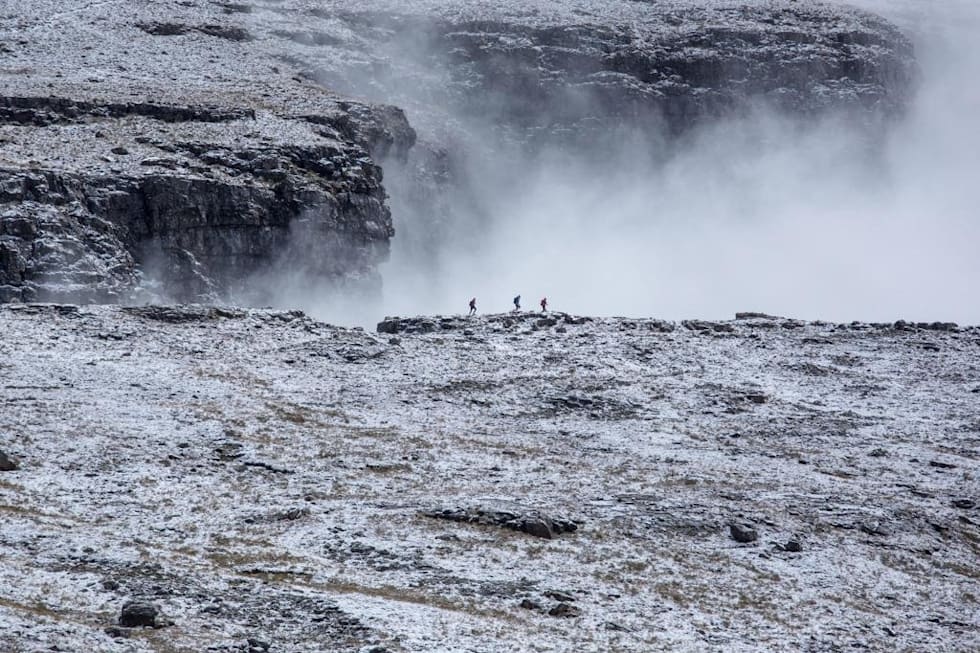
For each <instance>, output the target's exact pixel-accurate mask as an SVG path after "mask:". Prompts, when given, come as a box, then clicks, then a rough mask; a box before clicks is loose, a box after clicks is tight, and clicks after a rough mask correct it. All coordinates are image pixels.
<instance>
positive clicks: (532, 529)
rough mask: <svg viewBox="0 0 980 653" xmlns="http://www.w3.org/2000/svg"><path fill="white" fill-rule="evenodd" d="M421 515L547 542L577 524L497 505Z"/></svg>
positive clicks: (564, 519) (518, 507)
mask: <svg viewBox="0 0 980 653" xmlns="http://www.w3.org/2000/svg"><path fill="white" fill-rule="evenodd" d="M422 515H423V516H425V517H432V518H435V519H445V520H448V521H454V522H462V523H466V524H480V525H484V526H498V527H501V528H507V529H510V530H514V531H519V532H521V533H526V534H528V535H532V536H534V537H540V538H542V539H547V540H550V539H554V538H555V537H557V536H558V535H561V534H562V533H573V532H575V531H576V530H578V524H577V523H576V522H574V521H572V520H570V519H567V518H564V517H558V516H554V515H551V516H548V515H544V514H542V513H541V512H539V511H537V510H531V509H527V508H524V507H522V506H518V505H511V504H503V503H502V504H501V505H500V506H475V507H471V508H445V509H442V510H429V511H423V512H422Z"/></svg>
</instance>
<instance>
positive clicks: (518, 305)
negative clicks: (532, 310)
mask: <svg viewBox="0 0 980 653" xmlns="http://www.w3.org/2000/svg"><path fill="white" fill-rule="evenodd" d="M519 310H521V296H520V295H518V296H517V297H515V298H514V312H515V313H516V312H517V311H519Z"/></svg>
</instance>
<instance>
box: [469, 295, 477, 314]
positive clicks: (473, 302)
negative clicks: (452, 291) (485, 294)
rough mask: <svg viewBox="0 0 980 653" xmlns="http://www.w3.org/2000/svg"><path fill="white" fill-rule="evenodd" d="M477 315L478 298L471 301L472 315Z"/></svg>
mask: <svg viewBox="0 0 980 653" xmlns="http://www.w3.org/2000/svg"><path fill="white" fill-rule="evenodd" d="M475 313H476V297H474V298H473V299H471V300H470V315H474V314H475Z"/></svg>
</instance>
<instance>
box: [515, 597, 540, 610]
mask: <svg viewBox="0 0 980 653" xmlns="http://www.w3.org/2000/svg"><path fill="white" fill-rule="evenodd" d="M520 607H522V608H524V609H525V610H540V609H541V607H542V606H541V604H540V603H538V602H537V601H535V600H533V599H523V600H522V601H521V603H520Z"/></svg>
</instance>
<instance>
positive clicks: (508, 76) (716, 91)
mask: <svg viewBox="0 0 980 653" xmlns="http://www.w3.org/2000/svg"><path fill="white" fill-rule="evenodd" d="M321 5H324V6H321V7H319V8H318V9H317V10H315V12H314V13H313V14H311V15H309V16H308V20H307V21H306V23H305V28H303V29H299V28H298V26H294V28H293V29H288V28H286V27H282V28H280V29H279V30H278V31H276V34H277V35H278V36H280V37H281V38H283V39H284V40H287V41H290V42H291V43H292V44H294V45H299V46H301V49H304V48H305V51H306V53H307V58H306V59H305V60H306V61H308V62H310V68H309V69H308V70H307V73H306V74H308V75H310V76H311V77H313V78H314V79H318V80H320V81H323V82H324V83H327V84H328V85H331V86H332V87H334V88H338V89H340V90H344V91H348V92H357V93H364V92H369V93H370V92H374V93H376V94H377V96H376V97H379V98H380V97H385V98H386V99H388V100H389V101H390V100H392V99H394V100H395V101H396V102H399V103H401V102H404V103H406V104H409V105H411V104H413V103H414V104H419V103H423V104H424V103H425V102H426V100H424V99H422V100H420V99H421V98H423V97H425V98H438V102H432V101H429V102H428V106H429V108H430V109H432V110H434V111H435V112H437V113H439V112H441V111H442V110H443V109H444V108H448V113H450V114H451V115H453V116H462V117H464V119H470V120H476V121H477V122H480V123H483V124H485V125H486V126H487V127H488V128H498V129H499V128H503V129H504V130H509V131H510V133H511V135H512V136H515V137H517V138H521V139H524V138H526V139H530V140H540V139H546V140H554V139H555V138H557V139H558V141H559V142H561V143H562V144H564V145H568V144H569V141H575V140H578V139H581V138H588V137H589V136H590V135H592V136H595V135H597V134H603V133H607V132H609V131H610V130H620V129H623V128H624V127H626V128H637V129H640V130H642V131H643V132H644V133H647V134H648V135H658V134H659V133H660V131H661V128H663V129H665V130H666V131H667V132H668V133H678V132H681V131H684V130H687V129H689V128H690V127H691V126H693V125H695V124H698V123H700V122H703V121H704V120H706V119H710V118H715V117H719V116H723V115H731V114H733V113H737V112H739V111H744V110H746V109H748V108H750V107H751V106H754V105H756V104H757V103H759V102H763V103H765V104H767V105H769V106H772V107H774V108H776V109H779V110H784V111H787V112H791V113H792V114H794V115H801V114H802V115H806V114H815V113H819V112H823V111H830V110H839V109H855V110H857V111H858V112H859V113H862V114H865V115H869V116H870V115H873V116H879V117H880V116H883V115H890V114H895V113H897V112H899V111H901V109H902V107H903V105H904V103H905V100H906V99H907V94H908V91H909V89H910V83H911V81H912V78H913V75H914V64H913V57H912V48H911V45H910V42H909V41H908V40H907V39H906V38H905V37H904V36H903V35H902V34H901V33H900V32H899V31H898V30H897V28H895V27H894V26H892V25H890V24H889V23H887V22H886V21H884V20H882V19H880V18H877V17H875V16H872V15H870V14H866V13H862V12H859V11H857V10H855V9H849V8H841V7H839V6H831V5H824V4H821V3H799V2H794V1H793V0H782V1H778V2H768V3H765V4H761V5H760V4H758V3H746V2H744V1H739V0H727V1H722V2H710V3H707V2H703V1H693V0H692V1H686V2H671V3H652V2H626V1H618V2H604V3H595V2H584V1H579V2H576V1H566V2H546V3H539V5H538V6H536V8H535V9H529V8H528V7H527V6H526V3H523V2H506V1H505V2H496V3H492V4H488V3H482V2H474V1H464V2H454V3H449V4H447V3H439V2H416V3H411V4H406V3H402V2H391V1H390V0H374V1H372V2H365V3H358V5H357V6H356V7H353V8H352V7H350V5H349V3H341V2H327V3H321ZM317 50H319V51H322V52H330V53H331V54H339V55H340V56H331V57H330V58H329V59H326V58H325V57H316V56H315V55H314V54H313V53H314V52H315V51H317ZM365 59H367V61H370V62H371V69H370V70H371V71H372V72H373V75H369V76H370V77H371V79H370V80H365V75H364V74H363V73H364V62H365ZM355 66H358V67H359V70H360V71H361V74H356V73H355V72H354V67H355ZM406 79H407V80H411V83H410V84H406V83H405V80H406ZM440 103H441V105H442V106H440ZM421 120H422V121H423V122H424V120H425V118H421Z"/></svg>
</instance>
